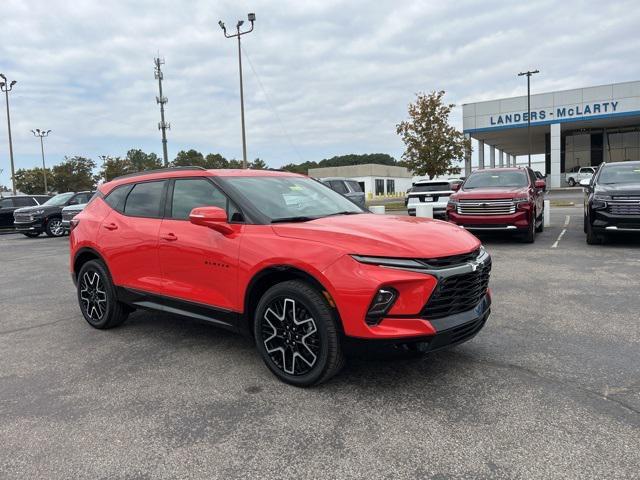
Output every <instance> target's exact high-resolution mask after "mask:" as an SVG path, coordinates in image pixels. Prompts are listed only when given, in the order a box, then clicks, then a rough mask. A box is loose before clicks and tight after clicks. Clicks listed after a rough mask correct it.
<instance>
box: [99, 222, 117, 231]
mask: <svg viewBox="0 0 640 480" xmlns="http://www.w3.org/2000/svg"><path fill="white" fill-rule="evenodd" d="M103 227H104V228H106V229H107V230H117V229H118V226H117V225H116V224H115V223H107V224H106V225H103Z"/></svg>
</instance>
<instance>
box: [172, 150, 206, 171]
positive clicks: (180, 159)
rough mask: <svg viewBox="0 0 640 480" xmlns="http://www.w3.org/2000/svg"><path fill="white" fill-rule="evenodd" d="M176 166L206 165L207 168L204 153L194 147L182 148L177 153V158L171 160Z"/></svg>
mask: <svg viewBox="0 0 640 480" xmlns="http://www.w3.org/2000/svg"><path fill="white" fill-rule="evenodd" d="M171 165H172V166H174V167H191V166H194V167H204V168H207V165H206V162H205V159H204V155H202V153H200V152H198V151H197V150H194V149H193V148H192V149H191V150H188V151H186V152H185V151H184V150H180V151H179V152H178V154H177V155H176V158H175V159H174V160H173V162H171Z"/></svg>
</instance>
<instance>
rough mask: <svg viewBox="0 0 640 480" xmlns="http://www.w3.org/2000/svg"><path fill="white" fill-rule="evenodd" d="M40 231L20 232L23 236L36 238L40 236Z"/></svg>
mask: <svg viewBox="0 0 640 480" xmlns="http://www.w3.org/2000/svg"><path fill="white" fill-rule="evenodd" d="M40 233H41V232H22V234H23V235H24V236H25V237H29V238H36V237H39V236H40Z"/></svg>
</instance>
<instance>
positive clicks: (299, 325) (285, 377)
mask: <svg viewBox="0 0 640 480" xmlns="http://www.w3.org/2000/svg"><path fill="white" fill-rule="evenodd" d="M253 331H254V332H253V333H254V337H255V341H256V347H257V348H258V351H259V352H260V355H261V356H262V359H263V360H264V362H265V364H266V365H267V367H269V369H270V370H271V371H272V372H273V373H274V374H275V375H276V376H277V377H278V378H279V379H280V380H282V381H284V382H286V383H289V384H291V385H295V386H297V387H308V386H312V385H317V384H319V383H322V382H324V381H326V380H328V379H329V378H331V377H333V376H334V375H335V374H336V373H338V371H339V370H340V368H342V365H343V363H344V360H343V358H344V357H343V355H342V347H341V345H340V338H339V334H338V326H337V321H336V318H335V314H334V312H333V310H332V309H331V307H330V306H329V305H328V303H327V301H326V299H325V298H324V297H323V296H322V294H321V292H319V291H318V290H317V289H316V288H314V287H312V286H311V285H309V284H308V283H306V282H302V281H298V280H292V281H287V282H283V283H279V284H277V285H275V286H273V287H271V288H270V289H269V290H268V291H267V292H266V293H265V294H264V295H263V296H262V298H261V299H260V302H259V303H258V306H257V308H256V314H255V318H254V323H253Z"/></svg>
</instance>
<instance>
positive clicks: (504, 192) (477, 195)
mask: <svg viewBox="0 0 640 480" xmlns="http://www.w3.org/2000/svg"><path fill="white" fill-rule="evenodd" d="M527 191H528V188H527V187H514V188H508V187H495V188H473V189H471V190H465V189H464V188H463V189H462V190H459V191H458V193H457V194H456V198H457V199H458V200H480V199H502V198H505V199H511V198H515V197H517V196H521V195H525V194H526V193H527Z"/></svg>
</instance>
